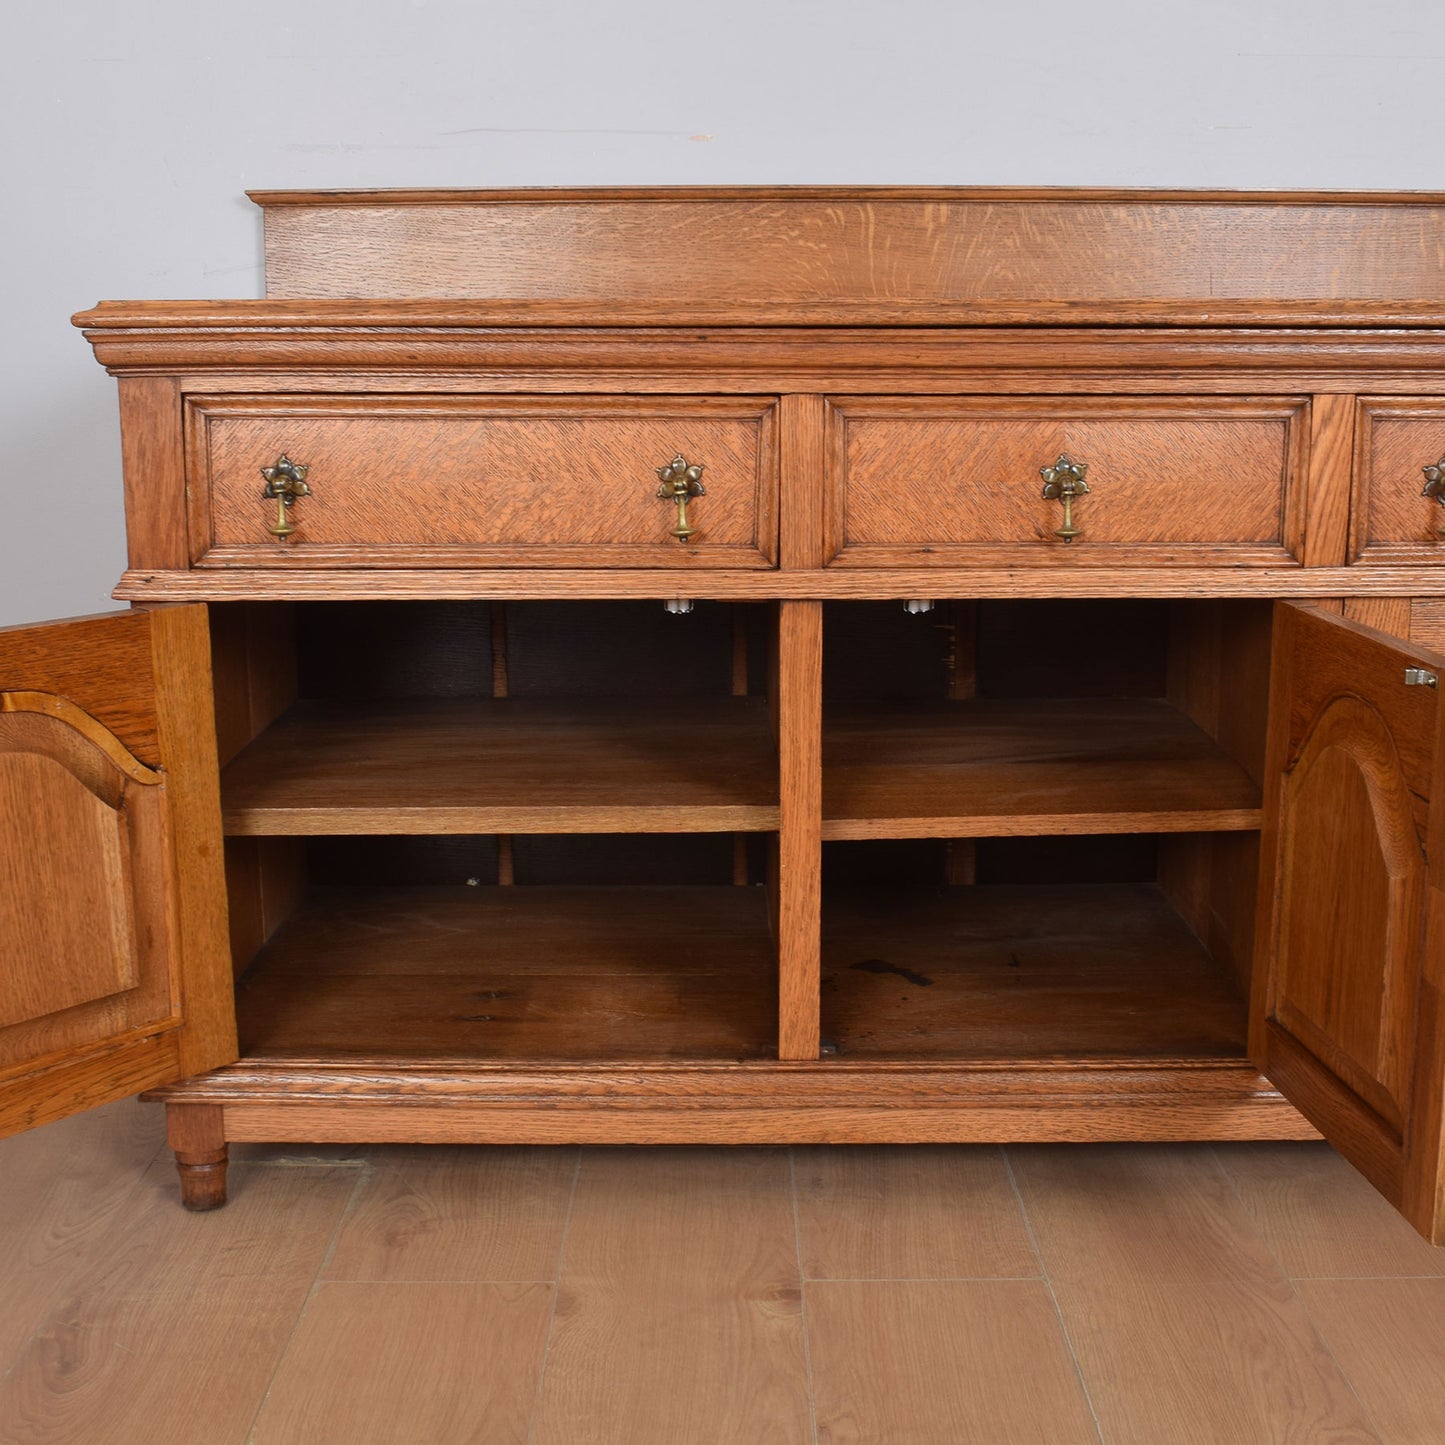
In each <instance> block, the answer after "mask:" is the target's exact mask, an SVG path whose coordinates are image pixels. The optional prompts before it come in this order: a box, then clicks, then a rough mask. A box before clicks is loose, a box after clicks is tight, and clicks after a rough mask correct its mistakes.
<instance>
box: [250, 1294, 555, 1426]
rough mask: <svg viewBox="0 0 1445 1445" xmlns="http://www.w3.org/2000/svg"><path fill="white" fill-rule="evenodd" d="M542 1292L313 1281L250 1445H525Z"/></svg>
mask: <svg viewBox="0 0 1445 1445" xmlns="http://www.w3.org/2000/svg"><path fill="white" fill-rule="evenodd" d="M551 1315H552V1286H551V1285H546V1284H481V1285H464V1284H406V1285H390V1286H388V1285H381V1284H324V1285H322V1286H321V1288H320V1289H319V1290H317V1292H316V1295H315V1297H314V1298H313V1299H312V1300H311V1302H310V1304H309V1305H308V1307H307V1310H306V1313H305V1315H304V1316H303V1318H302V1320H301V1323H300V1324H299V1325H298V1326H297V1329H296V1334H295V1336H294V1337H293V1339H292V1341H291V1344H290V1347H289V1348H288V1349H287V1351H286V1358H285V1360H284V1361H283V1363H282V1365H281V1368H280V1370H279V1371H278V1372H277V1375H276V1379H275V1382H274V1383H273V1384H272V1386H271V1390H270V1393H269V1394H268V1395H267V1397H266V1403H265V1406H264V1407H263V1408H262V1410H261V1413H260V1416H259V1417H258V1418H257V1421H256V1429H255V1433H254V1435H253V1436H252V1440H253V1441H254V1445H322V1442H330V1441H336V1442H338V1445H341V1442H344V1445H403V1442H415V1445H526V1440H527V1425H528V1421H529V1419H530V1418H531V1414H532V1400H533V1397H534V1395H535V1394H536V1386H535V1381H536V1378H537V1368H538V1366H539V1365H540V1363H541V1359H542V1350H543V1348H544V1346H545V1344H546V1340H547V1325H548V1321H549V1320H550V1318H551Z"/></svg>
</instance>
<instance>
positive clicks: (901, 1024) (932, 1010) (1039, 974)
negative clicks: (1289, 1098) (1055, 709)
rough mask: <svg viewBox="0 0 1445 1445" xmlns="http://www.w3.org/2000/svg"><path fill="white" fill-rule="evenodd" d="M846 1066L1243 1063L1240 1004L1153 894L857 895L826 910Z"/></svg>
mask: <svg viewBox="0 0 1445 1445" xmlns="http://www.w3.org/2000/svg"><path fill="white" fill-rule="evenodd" d="M822 987H823V1035H824V1038H825V1039H830V1040H832V1041H834V1042H836V1044H837V1045H838V1054H839V1057H840V1058H841V1059H843V1060H849V1059H905V1060H907V1059H957V1060H960V1061H974V1062H977V1061H981V1060H997V1061H999V1062H1000V1063H1007V1062H1010V1061H1012V1062H1017V1061H1019V1060H1051V1059H1057V1060H1074V1061H1079V1060H1091V1059H1100V1060H1102V1059H1112V1060H1120V1059H1136V1060H1140V1061H1148V1060H1204V1059H1219V1058H1231V1059H1241V1058H1243V1057H1244V1051H1245V1030H1246V1013H1245V1002H1244V1000H1243V999H1242V998H1241V997H1240V996H1239V994H1238V992H1237V990H1236V987H1235V984H1234V980H1233V979H1232V978H1231V977H1230V976H1229V975H1228V974H1227V973H1226V971H1225V970H1224V969H1223V968H1222V967H1221V966H1220V965H1219V964H1217V963H1216V962H1215V960H1214V959H1212V958H1211V957H1210V955H1209V954H1208V952H1207V951H1206V950H1205V948H1204V947H1203V945H1202V944H1201V943H1200V942H1199V940H1198V939H1197V938H1196V937H1195V936H1194V934H1193V933H1192V932H1191V931H1190V929H1189V927H1188V925H1187V924H1185V923H1184V921H1183V920H1182V919H1181V918H1180V916H1179V915H1178V914H1177V913H1176V912H1175V911H1174V909H1173V908H1172V907H1171V906H1170V904H1169V902H1168V900H1167V899H1166V898H1165V897H1164V895H1163V894H1162V893H1161V892H1160V891H1159V889H1158V888H1156V887H1155V886H1154V885H1153V884H1143V883H1140V884H1108V885H1100V884H1068V883H1064V884H1058V885H1052V884H1039V885H1033V884H1026V885H1012V884H1011V885H1006V886H983V887H974V888H949V889H932V890H917V891H911V890H906V889H905V890H892V891H882V890H877V891H864V892H859V891H857V890H850V891H848V892H847V893H846V894H844V895H843V896H840V897H836V898H833V897H830V898H827V899H826V900H825V904H824V909H823V985H822Z"/></svg>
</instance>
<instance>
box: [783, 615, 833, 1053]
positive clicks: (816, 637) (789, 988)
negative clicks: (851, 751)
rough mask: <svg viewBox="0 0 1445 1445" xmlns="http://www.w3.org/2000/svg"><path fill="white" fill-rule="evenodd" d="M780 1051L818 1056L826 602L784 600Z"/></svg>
mask: <svg viewBox="0 0 1445 1445" xmlns="http://www.w3.org/2000/svg"><path fill="white" fill-rule="evenodd" d="M777 639H778V641H777V669H776V675H775V677H774V680H773V687H774V691H773V696H774V700H775V705H776V721H777V736H778V787H779V821H778V848H777V866H776V868H775V870H774V879H773V884H774V889H775V895H774V906H775V910H776V927H777V945H778V1057H779V1058H780V1059H816V1058H817V1057H818V1045H819V1015H820V1007H821V1006H820V973H819V953H820V942H821V940H820V930H821V926H822V906H821V894H822V848H823V604H822V603H821V602H818V601H806V602H805V601H799V602H780V603H779V604H778V632H777Z"/></svg>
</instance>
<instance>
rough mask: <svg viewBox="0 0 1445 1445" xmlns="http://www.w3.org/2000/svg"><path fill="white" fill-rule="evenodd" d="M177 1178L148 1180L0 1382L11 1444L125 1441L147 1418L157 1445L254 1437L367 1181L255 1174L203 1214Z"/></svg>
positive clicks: (336, 1174)
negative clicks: (279, 1366)
mask: <svg viewBox="0 0 1445 1445" xmlns="http://www.w3.org/2000/svg"><path fill="white" fill-rule="evenodd" d="M172 1177H173V1176H172V1171H171V1169H170V1166H169V1163H168V1162H165V1161H158V1163H157V1164H156V1166H154V1167H153V1168H152V1169H151V1170H150V1171H149V1172H148V1174H147V1175H146V1176H145V1178H144V1180H143V1181H142V1183H141V1185H140V1187H139V1188H137V1189H136V1190H135V1191H134V1193H133V1194H132V1196H131V1197H130V1198H129V1199H128V1200H127V1201H126V1205H125V1207H124V1208H123V1209H122V1210H121V1211H119V1214H118V1217H117V1218H116V1219H115V1220H114V1223H113V1225H112V1228H111V1230H110V1233H109V1236H108V1238H107V1240H106V1245H105V1250H104V1256H103V1262H98V1263H97V1265H96V1266H95V1268H94V1271H93V1273H91V1274H90V1275H89V1276H88V1277H87V1278H86V1280H85V1283H84V1285H83V1287H79V1288H72V1289H70V1290H68V1291H67V1292H65V1293H64V1294H62V1295H59V1296H58V1297H57V1298H56V1299H55V1300H54V1301H53V1303H52V1307H51V1309H50V1310H49V1312H48V1313H47V1316H46V1318H45V1320H44V1322H43V1323H42V1324H41V1326H40V1328H39V1329H38V1330H37V1331H36V1333H35V1335H34V1337H33V1338H32V1339H31V1340H30V1342H29V1344H28V1347H27V1348H26V1350H25V1351H24V1353H23V1354H22V1355H21V1356H20V1358H19V1360H18V1361H17V1362H16V1363H15V1366H14V1368H13V1370H12V1371H11V1373H10V1374H9V1376H8V1378H6V1379H5V1381H4V1382H3V1384H0V1420H4V1421H5V1422H6V1429H7V1432H8V1433H9V1434H10V1435H11V1437H12V1438H13V1439H14V1440H16V1441H25V1442H26V1445H71V1442H73V1441H77V1440H85V1441H94V1442H96V1445H102V1442H105V1445H118V1442H121V1441H125V1440H126V1437H127V1436H128V1435H130V1436H131V1438H132V1439H133V1438H134V1436H133V1435H131V1431H132V1427H133V1426H134V1424H135V1422H137V1421H141V1420H143V1421H144V1422H145V1435H144V1438H145V1439H146V1440H148V1441H150V1442H153V1445H196V1442H197V1440H198V1438H200V1439H206V1438H207V1437H209V1438H210V1439H211V1440H215V1441H225V1442H227V1445H230V1442H233V1441H236V1442H239V1441H240V1440H242V1439H244V1438H245V1432H246V1431H247V1430H248V1429H249V1428H250V1425H251V1423H252V1422H253V1420H254V1418H255V1413H256V1409H257V1405H258V1403H259V1400H260V1397H261V1395H262V1394H263V1393H264V1391H265V1389H266V1386H267V1384H268V1383H269V1381H270V1380H271V1377H272V1375H273V1374H274V1372H275V1368H276V1361H277V1359H278V1357H279V1354H280V1352H281V1351H282V1350H283V1349H284V1347H285V1345H286V1342H287V1340H288V1339H289V1338H290V1337H291V1333H292V1331H293V1330H294V1329H295V1326H296V1321H297V1318H298V1316H299V1315H300V1313H301V1310H302V1307H303V1305H304V1304H305V1302H306V1297H307V1294H308V1293H309V1291H310V1289H311V1282H312V1280H313V1278H314V1277H315V1274H316V1271H317V1270H318V1269H319V1267H320V1265H321V1262H322V1260H323V1259H324V1257H325V1254H326V1248H327V1245H328V1244H329V1242H330V1240H331V1236H332V1232H333V1231H334V1229H335V1228H336V1224H337V1222H338V1220H339V1219H340V1217H341V1213H342V1210H343V1209H344V1208H345V1206H346V1202H347V1199H348V1197H349V1196H350V1193H351V1190H352V1188H353V1186H354V1184H355V1181H356V1172H355V1171H354V1170H350V1169H320V1170H311V1171H305V1172H302V1171H292V1170H277V1169H257V1170H255V1171H254V1172H253V1173H252V1174H251V1175H250V1176H249V1177H248V1178H246V1180H245V1181H244V1186H245V1187H244V1188H238V1190H237V1191H236V1193H237V1197H236V1199H235V1200H234V1201H233V1202H232V1204H231V1206H230V1207H229V1208H228V1209H226V1210H224V1211H222V1212H221V1213H219V1214H215V1215H206V1216H198V1215H191V1214H187V1213H186V1212H185V1211H183V1210H180V1209H177V1208H176V1207H175V1204H174V1186H173V1184H172V1182H171V1180H172ZM162 1201H164V1207H161V1204H162ZM198 1300H204V1302H205V1306H204V1308H203V1309H200V1310H198V1309H197V1307H196V1306H197V1301H198Z"/></svg>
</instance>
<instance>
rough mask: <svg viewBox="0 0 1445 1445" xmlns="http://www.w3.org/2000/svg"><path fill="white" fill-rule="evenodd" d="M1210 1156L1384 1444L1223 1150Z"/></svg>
mask: <svg viewBox="0 0 1445 1445" xmlns="http://www.w3.org/2000/svg"><path fill="white" fill-rule="evenodd" d="M1209 1157H1210V1158H1211V1159H1213V1160H1214V1167H1215V1168H1216V1169H1217V1170H1219V1172H1220V1174H1221V1176H1223V1179H1224V1183H1225V1185H1226V1187H1227V1188H1228V1190H1229V1192H1230V1194H1231V1195H1233V1196H1234V1200H1235V1202H1236V1203H1237V1204H1238V1205H1239V1208H1240V1210H1241V1212H1242V1213H1243V1214H1244V1217H1245V1219H1246V1220H1247V1221H1248V1222H1249V1227H1250V1229H1251V1230H1253V1231H1254V1235H1255V1237H1256V1238H1257V1239H1258V1240H1259V1242H1260V1245H1261V1247H1262V1248H1263V1249H1264V1252H1265V1253H1266V1254H1267V1255H1268V1256H1269V1257H1270V1259H1271V1260H1273V1262H1274V1267H1275V1268H1276V1269H1277V1270H1278V1271H1279V1273H1280V1277H1281V1278H1282V1279H1283V1280H1284V1282H1285V1283H1286V1284H1287V1285H1288V1286H1289V1292H1290V1295H1291V1296H1292V1297H1293V1298H1294V1300H1295V1301H1296V1302H1297V1303H1298V1305H1299V1307H1300V1309H1301V1310H1303V1311H1304V1317H1305V1319H1306V1320H1307V1321H1308V1322H1309V1327H1310V1332H1311V1333H1312V1334H1313V1335H1314V1337H1315V1339H1316V1340H1317V1341H1318V1342H1319V1346H1320V1348H1321V1349H1322V1350H1323V1351H1324V1352H1325V1354H1327V1355H1328V1356H1329V1358H1330V1363H1331V1364H1332V1365H1333V1366H1334V1367H1335V1372H1336V1374H1338V1375H1339V1377H1340V1379H1341V1380H1342V1381H1343V1382H1344V1386H1345V1389H1347V1390H1348V1391H1349V1392H1350V1398H1351V1399H1352V1400H1353V1401H1354V1402H1355V1404H1357V1405H1358V1406H1359V1407H1360V1414H1361V1415H1363V1416H1364V1418H1365V1421H1366V1423H1367V1424H1368V1425H1369V1427H1370V1429H1371V1430H1373V1431H1374V1432H1375V1439H1376V1440H1377V1441H1379V1442H1380V1445H1384V1441H1385V1436H1384V1434H1383V1432H1382V1431H1381V1430H1380V1427H1379V1426H1378V1425H1377V1424H1376V1423H1375V1417H1374V1415H1372V1414H1371V1413H1370V1411H1369V1409H1368V1407H1367V1406H1366V1405H1365V1402H1364V1400H1363V1399H1362V1398H1361V1397H1360V1392H1359V1391H1358V1390H1357V1389H1355V1382H1354V1381H1353V1380H1352V1379H1350V1377H1349V1374H1348V1373H1347V1372H1346V1370H1345V1367H1344V1366H1343V1365H1342V1364H1341V1363H1340V1362H1339V1360H1338V1358H1337V1357H1336V1355H1335V1352H1334V1350H1333V1348H1332V1347H1331V1346H1330V1342H1329V1341H1328V1340H1327V1339H1326V1338H1325V1336H1324V1331H1323V1330H1321V1329H1320V1327H1319V1323H1318V1322H1317V1321H1316V1319H1315V1317H1314V1315H1312V1314H1311V1313H1310V1307H1309V1303H1308V1301H1306V1299H1305V1297H1304V1296H1303V1295H1302V1294H1301V1293H1300V1292H1299V1290H1298V1289H1296V1288H1295V1281H1294V1279H1293V1278H1292V1277H1291V1275H1290V1273H1289V1271H1288V1270H1286V1269H1285V1267H1284V1264H1283V1262H1282V1261H1281V1259H1280V1257H1279V1256H1278V1255H1277V1254H1276V1253H1275V1252H1274V1246H1273V1245H1271V1244H1270V1242H1269V1240H1268V1239H1266V1238H1265V1236H1264V1231H1263V1230H1262V1229H1260V1228H1259V1226H1258V1225H1257V1224H1256V1223H1255V1220H1254V1214H1253V1212H1252V1211H1251V1210H1250V1207H1249V1205H1248V1204H1246V1203H1245V1202H1244V1195H1243V1194H1242V1193H1240V1189H1239V1185H1238V1183H1237V1182H1236V1181H1235V1178H1234V1175H1233V1174H1231V1173H1230V1172H1229V1165H1228V1164H1226V1163H1225V1162H1224V1160H1223V1159H1222V1158H1221V1157H1220V1153H1219V1150H1218V1149H1216V1148H1215V1147H1214V1146H1213V1145H1212V1144H1211V1145H1209Z"/></svg>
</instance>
